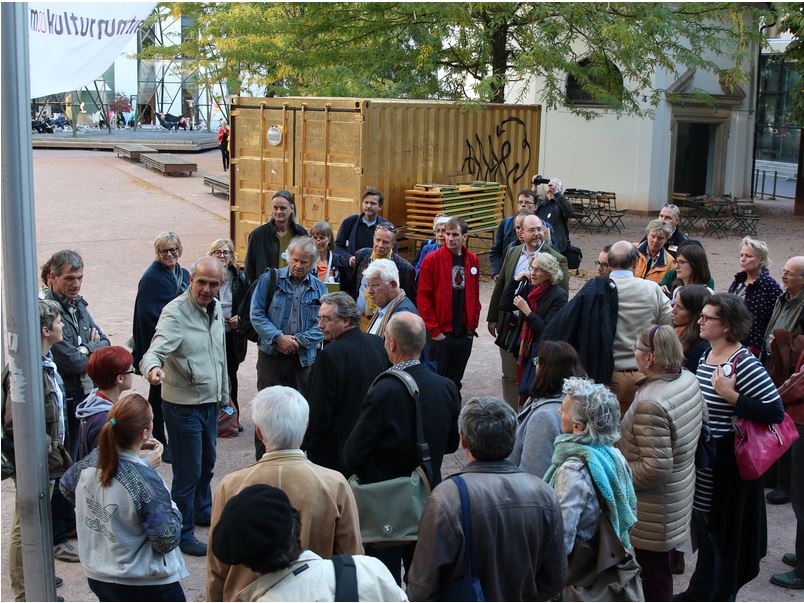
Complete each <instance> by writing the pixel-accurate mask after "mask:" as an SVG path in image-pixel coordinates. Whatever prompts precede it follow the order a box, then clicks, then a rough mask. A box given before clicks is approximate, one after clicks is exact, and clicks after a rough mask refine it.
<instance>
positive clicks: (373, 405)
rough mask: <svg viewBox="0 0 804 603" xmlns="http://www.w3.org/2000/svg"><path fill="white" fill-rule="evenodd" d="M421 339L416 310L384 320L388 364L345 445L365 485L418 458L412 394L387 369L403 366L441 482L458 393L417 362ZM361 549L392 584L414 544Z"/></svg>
mask: <svg viewBox="0 0 804 603" xmlns="http://www.w3.org/2000/svg"><path fill="white" fill-rule="evenodd" d="M372 337H373V336H372ZM426 340H427V331H426V328H425V326H424V321H423V320H422V318H421V317H420V316H418V315H416V314H413V313H411V312H398V313H396V314H394V316H393V317H392V318H391V320H390V321H389V322H388V326H387V327H386V329H385V350H386V351H387V352H388V358H389V359H390V360H391V363H392V364H393V366H392V367H391V368H390V369H389V370H388V371H386V372H385V373H383V374H381V375H380V376H378V377H377V378H376V379H375V380H374V383H373V384H372V385H371V388H370V389H369V391H368V393H367V394H366V398H365V400H364V402H363V405H362V407H361V408H360V416H359V418H358V419H357V424H356V425H355V427H354V429H353V430H352V433H351V435H349V438H348V439H347V440H346V446H345V449H344V458H345V461H346V466H347V467H348V468H349V469H350V470H351V471H353V472H354V473H355V474H357V476H358V477H359V478H360V481H361V482H362V483H364V484H371V483H375V482H380V481H384V480H388V479H393V478H396V477H403V476H408V477H409V476H410V474H411V473H412V472H413V471H414V470H415V469H416V467H417V466H418V465H419V464H421V463H422V461H423V459H421V458H420V457H419V453H418V452H417V446H416V443H417V436H416V434H417V431H416V426H417V423H416V407H415V406H414V402H413V399H412V397H411V395H410V393H409V392H408V389H407V387H406V386H405V385H404V384H403V383H402V381H401V380H400V379H398V378H396V377H394V376H393V375H388V373H392V372H396V371H399V372H402V371H404V372H405V373H407V374H408V375H410V377H412V378H413V380H414V381H415V382H416V385H417V386H418V389H419V398H418V404H419V408H420V409H421V416H422V427H423V430H424V439H425V441H426V442H427V444H428V446H429V449H430V466H431V467H432V475H429V476H428V479H429V480H430V485H431V486H435V485H436V484H438V483H439V482H440V481H441V461H442V459H443V458H444V454H448V453H450V452H454V451H455V450H457V448H458V429H457V419H458V411H459V410H460V408H461V398H460V395H459V394H458V389H457V387H456V386H455V384H454V383H453V382H452V380H450V379H447V378H446V377H441V376H439V375H437V374H435V373H434V372H433V371H431V370H430V369H428V368H426V367H425V366H423V365H422V364H421V362H420V361H419V356H420V355H421V353H422V349H424V344H425V341H426ZM366 548H367V552H368V554H369V555H373V556H374V557H377V558H379V559H381V560H382V561H383V563H385V565H386V566H387V567H388V569H389V570H390V571H391V574H392V575H393V576H394V578H395V579H396V581H397V583H399V582H400V579H401V562H402V561H403V560H404V562H405V567H406V568H408V569H409V568H410V561H411V559H412V557H413V545H403V546H394V547H382V548H380V547H376V546H370V545H367V546H366Z"/></svg>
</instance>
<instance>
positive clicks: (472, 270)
mask: <svg viewBox="0 0 804 603" xmlns="http://www.w3.org/2000/svg"><path fill="white" fill-rule="evenodd" d="M469 274H471V275H472V276H475V275H477V268H476V267H475V266H472V267H471V268H470V269H469Z"/></svg>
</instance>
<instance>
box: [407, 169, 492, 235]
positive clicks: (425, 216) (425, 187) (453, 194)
mask: <svg viewBox="0 0 804 603" xmlns="http://www.w3.org/2000/svg"><path fill="white" fill-rule="evenodd" d="M405 206H406V209H407V219H406V224H407V227H408V229H409V231H410V233H411V234H412V235H415V236H417V237H418V236H431V235H432V230H433V219H434V218H435V217H436V215H438V214H440V213H445V214H447V215H448V216H450V217H455V218H462V219H463V220H465V221H466V223H467V224H468V225H469V228H470V229H471V230H473V231H475V230H481V229H482V230H486V229H489V228H495V227H496V225H497V224H498V223H499V222H500V220H501V219H502V216H503V211H504V207H505V190H504V189H503V187H502V186H501V185H500V184H498V183H496V182H462V183H458V184H456V185H441V184H417V185H416V186H414V188H412V189H408V190H406V191H405Z"/></svg>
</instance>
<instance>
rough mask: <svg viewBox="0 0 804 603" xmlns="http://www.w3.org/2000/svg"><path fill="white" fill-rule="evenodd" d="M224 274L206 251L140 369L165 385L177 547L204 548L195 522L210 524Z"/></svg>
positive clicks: (225, 398) (221, 385)
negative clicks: (178, 536)
mask: <svg viewBox="0 0 804 603" xmlns="http://www.w3.org/2000/svg"><path fill="white" fill-rule="evenodd" d="M222 280H223V266H222V264H221V263H220V262H219V261H218V259H217V258H215V257H213V256H204V257H202V258H201V259H199V260H196V262H195V263H194V264H193V266H192V268H191V270H190V287H189V288H188V289H187V290H186V291H185V292H184V293H182V294H181V295H179V296H178V297H176V298H175V299H174V300H173V301H171V302H169V303H168V304H167V305H166V306H165V307H164V308H163V309H162V314H161V315H160V316H159V322H157V323H156V331H155V332H154V336H153V339H152V340H151V345H150V347H149V348H148V351H147V352H145V354H144V355H143V357H142V360H141V361H140V372H141V373H142V374H143V375H145V377H146V378H147V379H148V382H149V383H150V384H151V385H161V386H162V412H163V413H164V417H165V427H166V428H167V432H168V438H169V440H170V443H171V446H172V447H173V483H172V485H171V490H170V497H171V498H172V499H173V500H174V502H175V503H176V506H177V507H178V508H179V511H181V515H182V528H181V540H180V544H179V548H181V550H182V552H183V553H185V554H187V555H193V556H195V557H201V556H204V555H206V552H207V545H206V543H204V542H200V541H199V540H197V539H196V537H195V526H196V525H202V526H204V525H209V518H210V514H211V512H212V489H211V487H210V483H211V482H212V472H213V470H214V469H215V450H216V444H217V437H218V410H219V408H221V407H224V406H226V405H228V404H229V377H228V375H227V373H226V342H225V336H226V328H225V326H224V324H223V310H222V309H221V304H220V302H219V301H218V300H217V299H216V297H217V294H218V290H219V289H220V286H221V281H222Z"/></svg>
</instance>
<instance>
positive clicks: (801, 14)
mask: <svg viewBox="0 0 804 603" xmlns="http://www.w3.org/2000/svg"><path fill="white" fill-rule="evenodd" d="M774 8H775V9H776V11H777V13H778V14H779V15H780V19H781V22H782V28H783V29H787V30H788V31H790V32H791V33H792V34H793V40H792V42H790V44H789V45H788V46H787V50H785V53H784V58H785V60H786V61H793V62H794V63H795V69H796V73H798V89H797V91H796V92H793V91H791V94H790V121H791V123H794V124H796V125H798V126H799V127H804V42H803V41H802V39H801V37H802V35H804V6H802V5H801V4H788V3H779V4H775V5H774Z"/></svg>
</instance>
